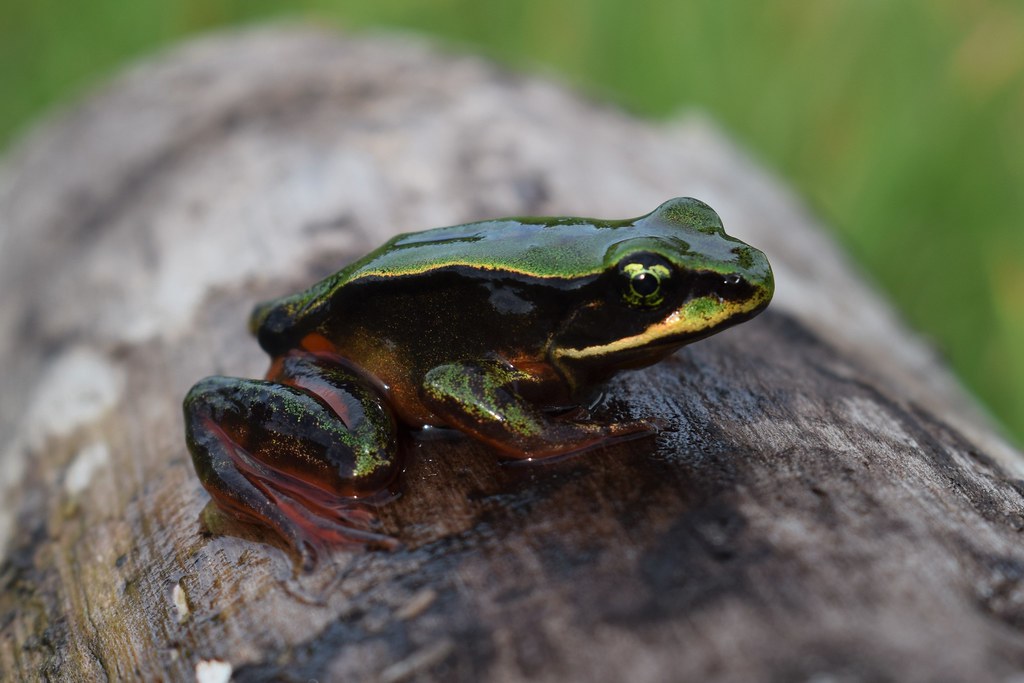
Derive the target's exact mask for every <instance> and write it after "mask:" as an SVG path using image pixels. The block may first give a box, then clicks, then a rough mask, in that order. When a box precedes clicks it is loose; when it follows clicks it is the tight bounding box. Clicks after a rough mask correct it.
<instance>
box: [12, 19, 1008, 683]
mask: <svg viewBox="0 0 1024 683" xmlns="http://www.w3.org/2000/svg"><path fill="white" fill-rule="evenodd" d="M681 194H688V195H693V196H697V197H700V198H702V199H705V200H706V201H708V202H709V203H711V204H712V205H713V206H715V207H716V208H717V209H718V210H719V212H720V213H721V215H722V216H723V219H724V220H725V222H726V225H727V227H728V229H729V230H730V232H731V233H733V234H736V235H737V236H739V237H741V238H744V239H747V240H749V241H750V242H751V243H753V244H755V245H757V246H759V247H761V248H762V249H764V250H765V251H767V252H768V254H769V256H770V258H771V260H772V263H773V264H774V265H775V269H776V275H777V279H778V296H777V299H776V301H775V302H774V303H773V305H772V307H771V308H770V309H769V311H768V312H767V313H766V314H764V315H763V316H761V317H760V318H759V319H757V320H755V321H753V322H751V323H748V324H745V325H743V326H741V327H738V328H736V329H733V330H730V331H729V332H726V333H724V334H722V335H721V336H718V337H715V338H713V339H711V340H708V341H705V342H701V343H699V344H697V345H695V346H692V347H689V348H687V349H684V350H683V351H681V352H680V353H678V354H676V355H675V356H674V357H673V358H672V359H670V360H669V361H667V362H665V363H663V364H662V365H660V366H658V367H655V368H651V369H648V370H645V371H641V372H637V373H634V374H631V375H628V376H626V377H624V378H623V379H621V380H620V381H617V382H616V383H615V384H614V385H613V386H612V389H611V400H610V403H609V405H608V407H607V410H608V411H620V412H622V413H628V414H631V415H634V416H640V415H658V416H662V417H663V418H666V419H667V420H669V421H670V422H671V424H673V425H674V426H675V428H676V431H672V432H667V433H664V434H662V435H660V436H659V437H658V438H656V439H653V440H646V441H638V442H633V443H631V444H628V447H621V448H615V449H609V450H605V451H600V452H594V453H591V454H588V455H586V456H585V457H579V458H576V459H572V460H569V461H565V462H562V463H558V464H555V465H550V466H543V467H515V468H510V467H503V466H501V465H499V464H498V463H497V462H496V461H495V459H494V457H493V456H492V455H491V454H490V453H488V452H486V449H483V448H481V447H479V446H477V445H475V444H472V443H469V442H466V441H431V442H425V443H420V444H417V445H416V446H415V447H414V448H412V449H411V452H410V454H409V458H408V464H407V472H406V474H405V476H404V479H403V491H404V495H403V497H402V498H401V499H400V500H398V501H397V502H395V503H393V504H391V505H389V506H388V507H386V508H385V509H384V510H383V513H382V517H383V522H384V527H385V530H387V531H389V532H391V533H393V534H394V535H396V536H398V537H399V538H401V539H402V540H403V541H405V542H406V543H407V545H408V549H406V550H404V551H401V552H397V553H393V554H391V553H384V552H368V553H361V552H338V553H337V554H336V555H334V556H333V557H332V558H330V561H328V562H326V563H325V564H324V565H323V566H322V567H321V568H320V570H319V571H317V572H316V573H314V574H311V575H306V576H298V577H293V576H292V574H291V568H292V567H291V559H290V558H289V557H288V556H287V555H286V554H285V553H284V552H283V551H282V549H281V547H280V545H279V544H278V543H276V542H274V541H272V540H268V539H265V538H263V536H262V535H261V534H260V533H259V532H258V531H254V530H252V529H250V528H245V527H242V526H240V525H238V524H231V523H226V522H225V521H224V520H223V519H222V518H219V517H218V516H217V515H210V514H208V512H207V513H204V507H205V506H206V505H207V501H208V497H207V495H206V494H205V492H204V491H203V490H202V488H201V487H200V485H199V483H198V482H197V480H196V478H195V476H194V475H193V473H192V470H191V464H190V461H189V458H188V455H187V453H186V450H185V446H184V443H183V440H182V425H181V418H180V407H179V405H180V400H181V397H182V395H183V394H184V393H185V391H186V390H187V388H188V387H189V385H190V384H191V383H192V382H193V381H195V380H196V379H198V378H200V377H202V376H204V375H206V374H210V373H225V374H237V375H243V376H257V375H260V374H261V373H262V371H263V369H264V364H265V359H264V358H263V357H262V355H261V353H260V351H259V350H258V348H257V346H256V344H255V343H254V342H252V341H251V340H250V339H249V338H248V336H247V333H246V329H245V316H246V314H247V312H248V310H249V307H250V305H251V304H252V303H253V302H254V301H257V300H260V299H264V298H267V297H272V296H277V295H280V294H282V293H287V292H290V291H293V290H295V289H297V288H299V287H301V286H303V285H304V284H307V283H309V282H311V281H312V280H313V279H314V278H316V277H318V276H320V275H323V274H324V273H327V272H329V271H332V270H334V269H335V268H337V267H338V266H339V265H340V264H342V263H343V262H345V261H347V260H349V259H351V258H353V257H354V256H356V255H358V254H360V253H362V252H364V251H366V250H367V249H369V248H371V247H373V246H375V245H377V244H378V243H380V242H381V241H382V240H384V239H385V238H386V237H388V236H389V235H391V234H393V233H395V232H397V231H400V230H410V229H420V228H426V227H432V226H436V225H444V224H451V223H458V222H463V221H467V220H472V219H478V218H483V217H490V216H498V215H509V214H538V213H539V214H552V213H557V214H583V215H596V216H607V217H620V216H629V215H637V214H640V213H644V212H646V211H648V210H650V209H651V208H653V207H654V206H656V205H657V204H658V203H659V202H660V201H662V200H664V199H666V198H668V197H671V196H676V195H681ZM0 217H2V218H0V220H2V225H0V331H2V336H0V356H2V357H3V358H5V359H6V362H5V372H4V377H3V384H2V388H0V430H2V431H0V434H2V438H0V444H2V445H0V453H2V455H0V457H2V461H0V562H2V564H0V589H2V594H0V679H3V680H15V679H23V678H24V679H32V678H36V677H37V676H40V675H42V676H45V677H50V678H57V679H64V680H102V679H109V680H125V679H133V678H141V679H147V680H153V679H170V680H188V679H191V678H193V677H195V676H196V674H197V671H202V672H205V673H204V675H208V674H209V673H210V672H211V669H210V668H209V667H210V666H211V665H210V664H209V662H211V661H212V660H218V661H221V662H224V663H227V664H228V665H230V667H231V668H232V669H233V676H234V679H235V680H238V681H246V680H271V679H272V680H295V681H306V680H309V679H316V680H321V681H324V680H383V681H398V680H404V679H407V678H412V677H415V678H417V679H420V680H451V679H452V677H455V678H456V679H461V680H501V681H515V680H527V679H528V680H540V681H556V680H557V681H562V680H588V681H621V680H631V681H675V680H722V681H749V680H772V681H790V680H793V681H809V680H813V681H884V680H892V681H942V680H948V681H966V680H970V681H1007V680H1019V678H1015V676H1019V675H1020V674H1019V672H1020V671H1022V670H1024V586H1022V583H1021V582H1022V580H1024V546H1022V542H1021V534H1020V532H1021V529H1022V528H1024V498H1022V493H1021V492H1022V490H1024V485H1022V483H1021V481H1020V480H1019V479H1018V477H1020V476H1021V472H1022V471H1024V460H1022V459H1021V455H1020V454H1019V453H1017V452H1015V451H1014V450H1012V449H1011V448H1009V447H1008V446H1007V445H1006V444H1005V443H1003V442H1002V441H1000V439H999V438H998V437H997V436H994V435H993V434H992V433H991V431H990V430H989V428H988V427H987V426H986V425H985V423H984V421H983V420H980V419H978V418H977V417H976V416H975V413H974V410H973V408H972V407H971V404H970V401H968V400H967V399H965V398H964V397H963V395H962V393H961V392H960V390H959V389H958V388H957V386H956V384H955V383H954V382H953V381H952V380H951V379H950V378H949V375H948V373H947V372H946V371H945V370H944V369H943V368H942V366H941V363H940V362H939V361H938V360H937V359H936V358H934V357H933V354H932V353H931V352H930V351H929V350H928V348H927V347H926V346H924V345H922V344H921V343H920V342H919V341H917V340H916V339H914V338H913V337H912V336H910V335H908V333H907V332H906V330H904V329H903V328H902V327H901V326H900V324H899V323H898V322H897V321H896V320H895V319H894V318H893V316H892V315H891V313H890V311H889V309H888V308H887V307H886V305H885V304H884V303H883V302H881V301H880V300H879V299H878V298H877V296H876V295H875V294H874V293H873V292H872V291H871V290H870V289H869V288H868V287H866V286H865V285H863V284H862V283H861V281H860V279H859V278H858V276H857V274H856V273H854V272H852V271H851V269H850V267H849V265H848V264H847V263H845V261H844V260H843V258H842V257H841V256H840V254H839V253H837V251H836V249H835V248H834V247H833V246H832V245H831V244H830V243H829V242H828V241H827V240H826V239H825V238H824V237H823V236H822V234H821V233H820V231H819V230H818V229H817V228H816V226H815V225H814V224H813V220H812V219H811V218H810V217H809V216H808V215H807V214H806V213H805V212H804V211H803V210H802V209H801V208H800V206H799V205H798V204H797V203H796V202H794V200H793V199H792V198H791V197H790V196H789V195H787V193H786V192H785V191H784V190H783V189H782V188H780V187H779V186H778V185H777V184H776V183H775V182H774V181H772V180H771V179H770V178H768V177H766V176H765V174H764V173H763V172H762V171H759V170H758V169H757V168H756V167H755V166H754V165H753V164H752V163H751V162H750V161H749V160H748V159H746V158H745V157H744V156H743V155H742V154H739V153H737V151H736V150H735V149H733V148H732V147H731V146H730V145H728V144H727V143H726V142H724V141H723V139H722V137H721V136H720V135H719V134H718V133H716V131H715V130H714V129H713V128H711V127H710V126H708V125H706V124H705V123H702V122H701V121H700V120H695V119H687V120H684V121H682V122H679V123H676V124H673V125H653V124H649V123H644V122H639V121H636V120H633V119H631V118H629V117H627V116H625V115H623V114H621V113H620V112H617V111H614V110H610V109H607V108H603V107H601V106H598V105H595V104H594V103H592V102H586V101H583V100H581V99H579V98H577V97H575V96H573V95H571V94H568V93H566V92H565V91H564V90H563V89H561V88H559V87H556V86H554V85H551V84H549V83H546V82H542V81H538V80H533V79H530V78H521V77H514V76H510V75H509V74H507V73H505V72H503V71H500V70H497V69H495V68H493V67H491V66H489V65H487V64H484V63H482V62H481V61H479V60H476V59H472V58H463V57H453V56H448V55H442V54H439V53H437V52H435V51H432V50H431V49H428V48H425V47H423V46H420V45H417V44H415V43H410V42H409V41H408V40H407V39H403V40H394V39H383V38H376V39H365V38H360V39H350V38H339V37H337V36H334V35H330V34H325V33H320V32H317V31H312V30H308V29H285V28H275V29H265V30H260V31H255V32H251V33H244V34H238V35H228V36H220V37H214V38H211V39H207V40H204V41H200V42H198V43H194V44H191V45H186V46H185V47H183V48H180V49H178V50H175V51H174V52H172V53H170V54H168V55H165V56H163V57H161V58H159V59H157V60H155V61H154V62H152V63H149V64H147V65H144V66H141V67H139V68H137V69H135V70H133V71H131V72H130V73H128V74H126V75H125V76H123V77H121V78H119V79H118V80H116V81H115V82H114V83H113V84H112V85H111V86H109V87H107V88H106V89H104V90H103V91H101V92H99V93H97V94H96V95H94V96H93V97H91V98H90V99H89V100H88V101H86V102H85V103H84V104H82V105H80V106H78V107H77V108H75V109H74V110H73V111H70V112H67V113H65V114H63V115H61V116H59V117H57V118H56V119H55V120H54V121H52V122H50V123H49V124H47V125H45V126H42V127H40V128H39V129H37V130H36V131H34V133H33V134H31V135H29V136H28V137H27V138H26V139H25V140H24V141H23V142H22V143H21V144H20V145H18V146H17V147H16V148H15V149H13V150H12V151H11V152H10V154H9V155H8V158H7V160H6V163H5V165H4V166H3V167H2V169H0ZM204 520H206V521H204ZM209 530H212V531H213V532H216V533H210V531H209ZM220 532H224V533H220ZM204 662H205V663H204ZM213 666H216V665H213ZM222 670H223V669H222Z"/></svg>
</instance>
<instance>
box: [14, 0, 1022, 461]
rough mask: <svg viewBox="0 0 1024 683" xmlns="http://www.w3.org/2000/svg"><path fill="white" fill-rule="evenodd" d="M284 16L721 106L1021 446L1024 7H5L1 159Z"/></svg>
mask: <svg viewBox="0 0 1024 683" xmlns="http://www.w3.org/2000/svg"><path fill="white" fill-rule="evenodd" d="M282 16H284V17H300V18H307V19H313V20H317V21H321V22H325V23H332V24H336V25H339V26H341V27H343V28H348V29H356V28H363V27H375V28H378V27H397V28H402V29H412V30H415V31H419V32H423V33H427V34H430V35H433V36H436V37H438V38H440V39H442V40H445V41H449V42H454V43H455V44H457V45H460V46H463V47H465V48H466V49H468V50H472V51H479V52H483V53H486V54H488V55H490V56H492V57H495V58H497V59H499V60H501V61H503V62H505V63H508V64H511V65H514V66H516V67H521V68H526V69H541V70H547V71H552V72H555V73H558V74H561V75H562V76H563V77H564V78H566V79H567V80H569V81H571V82H575V83H577V84H579V85H580V86H582V87H583V88H585V89H587V90H589V91H591V92H592V93H596V94H598V95H599V96H602V97H607V98H608V99H611V100H614V101H617V102H619V103H621V104H622V105H623V106H625V107H627V108H629V109H631V110H633V111H635V112H638V113H640V114H642V115H647V116H650V117H656V118H657V117H667V116H671V115H673V114H675V113H678V112H679V111H681V110H684V109H688V108H698V109H702V110H704V111H706V112H708V113H710V114H711V115H712V116H713V117H714V118H715V119H716V120H717V121H718V122H719V123H720V124H721V125H722V126H723V127H724V128H726V129H727V130H728V131H729V132H730V133H731V134H732V135H733V136H734V137H735V138H737V139H738V140H739V141H740V143H741V144H743V145H744V146H746V147H747V148H748V149H749V150H751V151H752V152H753V153H754V154H755V155H756V156H757V157H758V158H759V159H761V161H763V162H764V163H765V164H766V165H768V166H770V167H772V168H774V169H775V170H777V171H778V172H779V173H781V174H782V175H783V176H784V177H786V178H787V179H788V180H789V181H790V182H791V183H792V184H794V185H795V186H796V188H797V189H798V190H799V191H800V192H801V193H802V194H803V195H804V196H805V197H806V198H808V200H809V202H810V203H811V205H812V206H813V207H814V208H815V210H816V211H818V212H819V214H820V215H821V217H822V218H823V219H824V220H825V221H826V222H827V223H829V224H830V225H832V226H833V227H834V229H835V230H836V232H837V234H838V237H839V239H840V240H841V241H842V242H843V243H844V244H845V245H846V246H847V248H848V249H849V250H850V251H851V252H852V253H853V254H854V256H855V258H856V259H857V260H859V262H860V263H861V264H863V266H864V267H865V269H866V270H867V271H868V272H869V273H870V274H871V275H872V276H873V277H874V278H875V279H876V281H877V282H878V283H880V284H881V286H882V287H883V288H884V289H885V290H887V291H888V293H889V295H890V296H891V297H892V299H893V300H895V302H896V303H897V305H898V306H899V307H900V308H901V309H902V311H903V312H904V314H905V315H906V317H907V318H908V319H909V320H910V321H911V322H912V324H914V325H915V326H916V327H917V328H918V329H920V330H922V331H923V332H924V333H926V334H927V335H929V336H930V337H931V339H932V340H933V341H934V343H935V345H936V347H937V348H938V349H939V350H940V351H941V352H942V353H943V354H944V355H945V356H946V357H947V358H948V359H949V361H950V362H951V363H952V365H953V366H954V367H955V369H956V370H957V371H958V372H959V374H960V376H961V377H962V378H963V380H964V381H965V382H966V383H967V384H968V385H969V386H970V387H971V388H972V389H973V390H974V391H975V392H976V393H977V394H978V395H979V396H980V397H981V398H982V400H983V401H984V402H985V403H986V404H987V405H988V406H989V407H990V409H991V410H992V412H993V413H994V414H995V415H996V416H997V417H998V418H999V419H1000V420H1001V421H1002V422H1003V424H1004V425H1005V426H1006V427H1007V428H1008V429H1009V430H1010V431H1011V432H1012V433H1013V434H1014V435H1015V436H1016V438H1017V441H1018V443H1020V442H1021V441H1022V440H1024V221H1022V216H1024V2H1021V1H1020V0H1013V1H1002V2H1000V1H996V0H817V1H814V2H811V1H808V0H774V1H771V2H765V1H764V0H750V1H740V0H693V1H688V0H665V1H664V2H654V1H642V0H641V1H634V2H628V1H626V0H621V1H615V0H509V1H508V2H498V1H490V2H489V1H487V0H439V1H435V2H428V1H427V0H350V1H348V2H343V1H340V0H339V1H334V2H332V1H329V0H319V1H315V0H295V1H293V2H277V1H273V2H272V1H270V0H181V1H179V2H172V1H171V0H136V1H134V2H131V1H129V0H86V1H85V2H69V1H68V0H35V1H33V2H25V1H24V0H0V145H6V144H7V143H9V142H10V140H11V139H12V137H13V136H15V135H16V134H17V132H18V131H19V130H21V129H22V128H24V127H25V126H26V125H27V124H28V123H29V122H31V121H32V120H33V118H35V117H36V116H37V115H39V113H40V112H42V111H45V110H46V109H47V108H49V107H51V106H52V105H54V104H55V103H58V102H62V101H67V100H68V99H70V98H72V97H73V96H74V95H75V94H76V93H79V92H81V91H82V90H83V89H84V88H87V87H88V86H89V85H90V84H93V83H96V82H97V81H98V80H99V79H101V78H103V77H104V76H106V75H108V74H110V73H111V72H112V71H114V70H115V69H116V68H117V67H118V66H120V65H122V64H123V63H125V62H126V61H128V60H130V59H132V58H135V57H138V56H140V55H144V54H147V53H150V52H152V51H154V50H155V49H157V48H158V47H160V46H163V45H166V44H168V43H170V42H172V41H174V40H177V39H179V38H181V37H183V36H187V35H189V34H192V33H195V32H199V31H206V30H210V29H213V28H216V27H221V26H225V25H231V24H237V23H240V22H249V21H254V20H259V19H263V18H268V17H282Z"/></svg>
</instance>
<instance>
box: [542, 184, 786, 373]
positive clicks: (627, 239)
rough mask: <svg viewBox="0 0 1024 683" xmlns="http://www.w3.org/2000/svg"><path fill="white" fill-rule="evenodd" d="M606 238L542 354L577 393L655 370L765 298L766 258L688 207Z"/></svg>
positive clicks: (699, 205)
mask: <svg viewBox="0 0 1024 683" xmlns="http://www.w3.org/2000/svg"><path fill="white" fill-rule="evenodd" d="M611 230H613V231H614V233H613V234H614V237H615V239H613V240H610V242H609V246H608V247H607V250H606V251H605V255H604V267H603V270H602V273H601V275H600V277H598V278H596V279H595V280H594V281H592V282H591V283H590V284H589V285H588V286H586V287H585V288H584V289H585V290H586V294H585V295H583V296H582V297H581V300H580V302H579V305H578V306H577V307H576V308H575V310H573V311H572V313H571V314H570V315H569V316H568V318H567V319H566V320H565V323H564V324H563V325H562V326H561V328H560V329H559V330H558V332H557V333H556V334H555V335H554V337H553V338H552V342H551V346H550V347H549V356H550V357H551V358H552V360H553V361H554V362H555V364H556V365H558V366H559V367H561V368H562V369H563V371H565V372H566V373H567V374H569V375H570V376H571V378H572V379H573V380H574V383H576V384H577V385H579V384H584V383H587V382H588V381H590V380H595V379H600V378H602V377H607V376H609V375H611V374H614V373H615V372H616V371H618V370H621V369H626V368H636V367H643V366H646V365H650V364H651V363H655V362H657V361H659V360H661V359H662V358H664V357H665V356H667V355H668V354H670V353H672V352H673V351H675V350H676V349H677V348H679V347H680V346H682V345H684V344H688V343H690V342H693V341H696V340H698V339H702V338H704V337H707V336H708V335H711V334H714V333H715V332H719V331H721V330H723V329H725V328H727V327H730V326H732V325H735V324H737V323H739V322H742V321H744V320H748V319H750V318H751V317H753V316H755V315H757V314H758V313H760V312H761V311H762V310H764V308H765V307H766V306H767V305H768V302H769V301H770V300H771V298H772V293H773V292H774V288H775V286H774V280H773V278H772V269H771V266H770V265H769V264H768V259H767V258H766V257H765V255H764V254H763V253H761V252H760V251H758V250H757V249H755V248H753V247H751V246H749V245H747V244H744V243H743V242H741V241H740V240H738V239H736V238H734V237H730V236H729V235H726V234H725V231H724V229H723V227H722V221H721V219H720V218H719V217H718V214H716V213H715V211H714V210H713V209H711V207H709V206H708V205H707V204H704V203H703V202H700V201H698V200H696V199H691V198H681V199H672V200H669V201H667V202H665V203H664V204H662V205H661V206H659V207H658V208H657V209H655V210H654V211H653V212H651V213H650V214H648V215H646V216H642V217H640V218H638V219H636V220H635V221H631V222H629V223H627V224H624V225H620V226H616V227H613V228H611ZM581 293H582V292H581Z"/></svg>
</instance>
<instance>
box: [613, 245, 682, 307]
mask: <svg viewBox="0 0 1024 683" xmlns="http://www.w3.org/2000/svg"><path fill="white" fill-rule="evenodd" d="M619 273H620V275H621V276H622V278H623V280H624V284H625V287H624V288H623V290H622V298H623V300H624V301H625V302H626V303H627V304H629V305H630V306H638V307H643V308H655V307H657V306H660V305H661V304H662V302H663V301H665V289H666V286H667V284H668V280H669V279H670V278H671V277H672V269H671V268H670V267H669V265H668V263H667V262H666V261H665V259H663V258H662V257H660V256H658V255H656V254H635V255H633V256H631V257H630V258H628V259H626V260H624V261H623V262H622V263H621V264H619Z"/></svg>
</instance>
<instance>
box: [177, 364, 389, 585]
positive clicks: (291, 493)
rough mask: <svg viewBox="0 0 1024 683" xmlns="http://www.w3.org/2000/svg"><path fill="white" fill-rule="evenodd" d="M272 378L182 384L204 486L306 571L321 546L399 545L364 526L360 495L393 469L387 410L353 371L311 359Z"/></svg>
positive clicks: (381, 484) (366, 516)
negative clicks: (269, 534)
mask: <svg viewBox="0 0 1024 683" xmlns="http://www.w3.org/2000/svg"><path fill="white" fill-rule="evenodd" d="M300 371H302V372H300ZM280 379H282V380H283V381H284V382H289V384H285V383H278V382H271V381H262V380H244V379H233V378H226V377H208V378H207V379H204V380H202V381H201V382H199V383H198V384H196V385H195V386H194V387H193V388H192V390H191V391H190V392H189V394H188V396H187V397H186V398H185V404H184V409H185V425H186V438H187V442H188V446H189V450H190V451H191V453H192V460H193V463H194V464H195V468H196V473H197V474H198V475H199V478H200V481H201V482H202V484H203V486H204V487H205V488H206V490H207V491H208V492H209V493H210V495H211V496H212V497H213V498H214V500H215V501H216V502H217V504H218V505H219V506H220V507H221V508H222V509H224V510H226V511H228V512H230V513H232V514H233V515H235V516H236V517H240V518H242V519H245V520H247V521H254V522H256V523H258V524H262V525H264V526H269V527H270V528H272V529H274V530H275V531H276V532H277V533H278V534H280V535H281V537H282V538H284V540H285V541H287V542H288V544H289V545H290V546H291V547H292V548H293V549H294V550H295V552H297V553H298V554H299V556H300V559H301V561H302V564H303V567H304V568H306V569H308V568H310V567H312V566H313V565H314V564H315V562H316V558H317V556H318V554H319V552H320V551H322V550H323V549H324V548H327V547H332V546H338V545H358V546H366V547H379V548H388V549H393V548H395V547H397V546H398V542H397V541H396V540H395V539H393V538H391V537H389V536H386V535H383V534H379V533H376V532H374V531H371V530H368V529H366V526H368V523H370V522H372V521H375V518H374V516H373V515H372V513H370V512H369V511H368V510H367V509H366V508H365V507H364V506H363V505H362V504H361V503H360V497H361V496H365V495H368V494H373V493H375V492H379V491H381V490H383V489H384V488H385V487H386V486H387V485H388V483H389V482H390V481H391V479H392V478H393V476H394V474H395V473H396V472H397V463H396V460H395V453H396V448H395V425H394V420H393V417H392V416H391V414H390V413H389V412H388V411H387V410H386V409H384V408H383V407H382V406H381V405H380V403H379V402H377V401H375V400H373V399H374V397H373V395H372V392H371V390H369V389H368V388H366V387H365V386H364V385H363V383H362V382H360V380H359V379H358V378H357V377H355V376H353V375H351V374H350V373H347V372H345V371H344V370H342V369H339V368H336V367H330V366H324V365H318V364H317V362H316V361H315V359H311V358H308V357H296V358H295V359H292V362H290V363H286V364H285V370H283V371H282V373H281V376H280ZM306 387H309V388H306Z"/></svg>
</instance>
